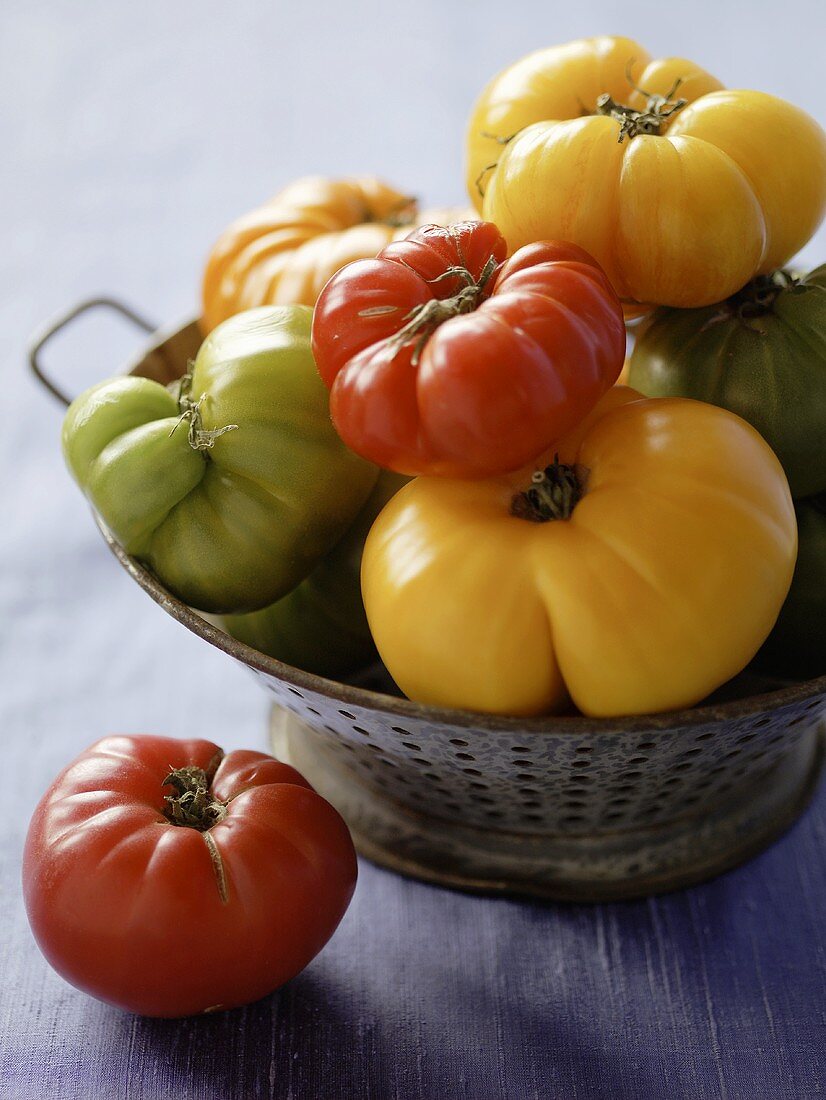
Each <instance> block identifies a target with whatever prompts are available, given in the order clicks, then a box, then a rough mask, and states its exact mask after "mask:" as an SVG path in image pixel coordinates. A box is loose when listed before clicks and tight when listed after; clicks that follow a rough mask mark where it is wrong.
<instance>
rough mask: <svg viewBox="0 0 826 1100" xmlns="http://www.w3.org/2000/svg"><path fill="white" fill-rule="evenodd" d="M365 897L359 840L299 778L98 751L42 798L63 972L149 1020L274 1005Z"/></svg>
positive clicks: (191, 744) (270, 762)
mask: <svg viewBox="0 0 826 1100" xmlns="http://www.w3.org/2000/svg"><path fill="white" fill-rule="evenodd" d="M355 883H356V857H355V852H354V851H353V844H352V841H351V840H350V834H349V832H348V831H347V826H346V825H345V824H344V822H343V820H342V819H341V817H340V816H339V815H338V813H336V811H335V810H334V809H333V807H332V806H331V805H330V804H329V803H328V802H325V801H324V799H323V798H321V797H320V795H317V794H316V793H315V791H314V790H313V789H312V788H311V787H310V785H309V784H308V783H307V782H306V781H305V780H304V779H303V778H302V777H301V776H300V775H299V774H298V772H296V771H295V770H294V769H293V768H290V767H288V766H287V765H286V764H281V763H279V762H278V761H277V760H275V759H273V757H271V756H266V755H265V754H264V753H260V752H248V751H239V752H231V753H230V754H229V755H228V756H226V757H225V756H224V755H223V753H222V752H221V750H220V749H219V748H218V747H217V746H216V745H213V744H211V743H210V742H209V741H178V740H175V739H173V738H167V737H106V738H104V739H103V740H102V741H98V742H97V744H95V745H92V747H91V748H90V749H87V751H86V752H84V753H83V754H82V755H81V756H79V757H78V758H77V760H75V761H74V762H73V763H72V764H70V765H69V766H68V767H67V768H66V769H65V770H64V771H63V772H62V773H61V774H60V775H59V776H58V777H57V779H56V780H55V782H54V783H53V784H52V786H51V787H50V788H49V790H48V791H47V792H46V794H45V795H44V797H43V798H42V800H41V802H40V804H39V805H38V807H37V809H36V811H35V814H34V817H33V818H32V822H31V825H30V826H29V833H28V837H27V839H26V849H25V854H24V860H23V890H24V895H25V900H26V909H27V911H28V915H29V921H30V923H31V926H32V930H33V931H34V934H35V937H36V939H37V942H38V944H39V945H40V948H41V950H42V951H43V953H44V955H45V956H46V958H47V959H48V960H49V962H50V963H51V964H52V966H53V967H54V968H55V970H57V971H58V973H60V974H62V975H63V977H64V978H66V979H67V980H68V981H70V982H71V983H72V984H73V985H76V986H77V987H78V988H79V989H83V990H85V991H86V992H87V993H91V994H92V995H93V996H95V997H99V998H100V999H101V1000H104V1001H109V1002H111V1003H112V1004H116V1005H119V1006H120V1007H121V1008H126V1009H129V1010H130V1011H132V1012H139V1013H142V1014H144V1015H147V1016H187V1015H190V1014H191V1013H196V1012H207V1011H210V1010H212V1009H217V1008H230V1007H232V1006H234V1005H241V1004H246V1003H247V1002H249V1001H254V1000H256V999H258V998H259V997H263V996H264V995H265V994H267V993H270V992H272V990H274V989H276V988H277V987H278V986H280V985H282V984H283V983H284V982H286V981H288V980H289V979H290V978H292V977H294V976H295V975H296V974H297V973H298V972H299V971H300V970H301V969H303V967H305V966H306V965H307V963H308V962H310V960H311V959H312V958H313V957H314V956H315V955H316V954H317V953H318V952H319V951H320V950H321V948H322V947H323V946H324V944H325V943H326V942H327V940H328V939H329V938H330V936H331V935H332V934H333V932H334V931H335V928H336V926H337V925H338V923H339V921H340V920H341V918H342V916H343V915H344V912H345V910H346V909H347V906H348V904H349V902H350V898H351V897H352V894H353V889H354V887H355Z"/></svg>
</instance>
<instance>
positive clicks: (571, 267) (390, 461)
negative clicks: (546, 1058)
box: [25, 37, 826, 1015]
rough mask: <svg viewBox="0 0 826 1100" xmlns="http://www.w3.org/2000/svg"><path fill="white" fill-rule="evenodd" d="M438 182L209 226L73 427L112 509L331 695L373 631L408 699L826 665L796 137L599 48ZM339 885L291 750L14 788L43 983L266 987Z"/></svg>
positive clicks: (477, 700)
mask: <svg viewBox="0 0 826 1100" xmlns="http://www.w3.org/2000/svg"><path fill="white" fill-rule="evenodd" d="M467 179H468V193H469V196H470V200H471V202H472V203H473V209H472V210H452V211H439V212H434V211H431V212H422V213H421V214H420V213H419V212H418V211H417V209H416V206H415V203H413V201H412V200H411V199H410V198H409V197H408V196H406V195H405V194H404V193H402V192H398V191H395V190H394V189H392V188H390V187H388V186H387V185H385V184H383V183H380V182H379V181H377V180H375V179H355V180H344V181H331V180H323V179H315V178H313V179H306V180H300V181H298V182H296V183H294V184H292V185H291V186H289V187H287V188H285V189H284V190H283V191H282V192H280V193H279V194H278V195H277V196H276V197H275V199H273V200H272V201H271V202H270V203H268V204H266V205H265V206H264V207H262V208H260V209H259V210H257V211H254V212H253V213H252V214H248V215H246V216H245V217H244V218H242V219H240V220H239V221H238V222H236V223H235V224H233V225H232V226H230V227H229V229H228V230H227V231H226V232H225V233H224V234H223V235H222V237H221V238H220V240H219V241H218V242H217V244H216V245H215V247H214V249H213V251H212V253H211V255H210V257H209V261H208V264H207V268H206V272H205V275H204V281H203V315H202V327H203V331H204V337H205V339H204V342H203V345H202V346H201V349H200V351H199V353H198V355H197V357H196V359H195V362H194V363H193V364H192V365H191V367H190V369H189V370H188V372H187V374H186V375H185V376H184V377H183V378H182V379H181V380H180V381H179V382H177V383H175V384H174V385H172V386H169V387H164V386H162V385H160V384H158V383H156V382H153V381H150V380H148V379H144V378H137V377H131V376H130V377H125V378H124V377H121V378H117V379H115V380H113V381H108V382H103V383H101V384H100V385H98V386H96V387H93V388H92V389H91V390H89V391H87V392H86V393H85V394H83V395H82V396H81V397H79V398H78V399H77V400H76V401H75V402H74V403H73V405H72V406H71V407H70V409H69V411H68V413H67V416H66V420H65V422H64V428H63V443H64V452H65V456H66V460H67V463H68V465H69V468H70V470H71V472H72V474H73V475H74V477H75V478H76V480H77V481H78V483H79V484H80V486H81V487H82V489H83V491H84V492H85V493H86V495H87V496H88V498H89V499H90V501H91V502H92V504H93V506H94V507H95V509H96V510H97V512H98V513H99V514H100V516H101V517H102V519H103V521H104V522H105V524H106V525H107V527H108V528H109V529H110V530H111V531H112V532H113V534H114V535H115V537H116V538H117V539H118V540H119V541H120V542H121V543H122V545H123V546H124V547H125V548H126V550H127V551H128V552H129V553H130V554H132V555H134V556H135V557H136V558H138V559H139V560H140V561H141V562H142V563H144V565H145V566H146V567H148V568H149V569H150V570H152V571H153V572H154V573H155V574H156V575H157V577H158V578H159V579H160V580H161V581H162V582H163V584H164V585H165V586H166V587H167V588H168V589H169V590H170V591H171V592H172V593H174V594H175V595H176V596H178V597H179V598H180V599H182V600H184V601H185V602H187V603H188V604H190V605H191V606H193V607H195V608H197V609H199V610H201V611H203V612H206V613H210V614H212V615H213V616H216V617H217V619H218V621H219V622H220V623H221V624H222V625H223V626H224V628H225V629H226V630H228V631H230V632H231V633H232V634H233V635H235V636H236V637H237V638H239V639H241V640H242V641H244V642H246V643H248V644H250V645H252V646H255V647H257V648H259V649H261V650H263V651H265V652H267V653H269V654H270V655H272V656H274V657H276V658H279V659H281V660H282V661H286V662H289V663H292V664H295V665H297V666H300V667H302V668H305V669H307V670H309V671H312V672H316V673H320V674H323V675H327V676H331V677H338V676H345V675H347V674H349V673H350V672H352V671H353V670H354V669H356V668H358V667H360V666H361V665H363V664H365V663H366V662H368V661H370V660H371V659H373V658H374V657H375V654H376V650H378V653H379V654H380V656H381V657H382V659H383V660H384V662H385V664H386V666H387V668H388V670H389V672H390V673H391V675H392V676H393V678H394V679H395V680H396V682H397V683H398V685H399V686H400V688H401V689H402V690H403V691H404V692H406V693H407V694H408V695H409V696H410V697H411V698H413V699H416V700H421V701H423V702H426V703H433V704H439V705H445V706H453V707H462V708H467V709H470V710H476V711H487V712H492V713H498V714H514V715H535V714H547V713H558V712H565V711H570V710H572V709H577V710H579V711H580V712H581V713H584V714H589V715H597V716H605V715H625V714H635V713H644V712H652V711H662V710H669V709H674V708H678V707H682V706H690V705H693V704H694V703H697V702H698V701H699V700H701V699H703V698H704V697H705V696H707V695H708V694H709V693H710V692H711V691H712V690H714V689H715V688H716V687H718V686H719V685H721V684H722V683H723V682H725V681H727V680H728V679H730V678H731V677H733V676H735V675H736V674H737V673H738V672H739V671H740V670H741V669H742V668H744V666H745V665H746V664H747V663H748V662H750V661H752V659H754V658H755V655H758V660H759V661H760V662H761V663H762V666H763V667H764V668H765V669H766V670H768V671H769V672H772V673H774V674H777V675H791V676H804V675H810V674H811V675H814V674H817V673H820V672H822V671H823V670H824V666H826V604H824V601H825V600H826V447H824V434H825V433H824V429H825V428H826V298H825V297H824V292H826V268H821V269H818V270H817V271H815V272H813V273H812V274H811V275H809V276H801V275H798V274H794V273H791V272H789V271H786V270H785V269H784V267H783V265H785V264H787V263H788V261H789V260H790V259H791V258H792V257H793V255H794V254H795V253H796V252H797V251H798V250H799V249H800V248H801V247H802V246H803V245H804V244H805V243H806V242H807V240H808V239H809V238H810V237H811V235H812V233H813V232H814V231H815V229H816V228H817V226H818V224H819V223H820V221H821V219H822V217H823V214H824V210H826V135H825V134H824V133H823V131H822V130H821V129H820V127H819V126H818V125H817V124H816V123H815V122H814V121H813V120H812V119H811V118H810V117H809V116H808V115H806V114H805V113H804V112H803V111H801V110H799V109H797V108H796V107H793V106H791V105H790V104H788V103H785V102H783V101H782V100H779V99H776V98H774V97H772V96H769V95H764V94H763V93H760V92H747V91H727V90H725V89H724V88H723V87H722V85H721V84H720V83H719V82H718V81H717V80H715V79H714V78H713V77H712V76H710V75H709V74H708V73H706V72H704V71H703V70H702V69H700V68H699V67H698V66H697V65H695V64H693V63H692V62H688V61H685V60H683V59H674V58H672V59H668V60H662V61H657V60H651V59H650V58H649V57H648V55H647V54H646V52H645V50H643V49H642V48H641V47H640V46H639V45H638V44H637V43H634V42H630V41H629V40H627V39H624V38H609V37H605V38H596V39H588V40H584V41H580V42H573V43H570V44H569V45H566V46H561V47H554V48H551V49H547V50H542V51H539V52H537V53H534V54H531V55H530V56H529V57H526V58H524V59H523V60H522V61H519V62H517V63H516V64H515V65H513V66H511V67H510V68H509V69H508V70H506V71H505V72H504V73H502V74H500V75H499V76H498V77H496V78H495V79H494V80H493V81H492V82H491V83H490V84H489V85H488V86H487V88H486V89H485V90H484V91H483V92H482V94H481V96H480V98H479V100H478V102H477V104H476V106H475V108H474V111H473V115H472V118H471V120H470V124H469V127H468V135H467ZM632 319H633V320H634V321H635V324H636V325H637V327H636V329H635V332H636V342H635V347H634V351H633V354H632V356H631V360H630V364H629V365H628V367H627V369H626V372H625V378H626V380H627V381H629V382H630V385H625V384H617V383H618V379H619V377H620V374H621V371H622V370H623V363H624V359H625V350H626V322H627V321H631V320H632ZM632 387H633V388H632ZM798 527H799V533H800V553H799V557H798ZM796 563H797V568H796V570H795V565H796ZM793 577H794V579H793ZM790 585H791V591H790ZM787 596H788V598H787ZM778 616H779V619H778ZM181 826H183V827H181ZM136 870H138V871H140V872H141V874H140V875H137V877H136ZM355 873H356V871H355V858H354V853H353V849H352V844H351V842H350V838H349V835H348V834H347V830H346V827H345V826H344V824H343V822H342V821H341V819H340V818H339V817H338V815H337V814H336V813H335V811H334V810H333V809H332V808H331V807H330V806H328V805H327V803H325V802H324V801H323V800H322V799H320V798H319V797H318V796H317V795H316V794H315V792H313V791H312V790H310V789H309V788H308V785H307V784H306V783H305V782H304V780H303V779H302V778H301V777H300V776H298V775H297V773H295V772H293V771H292V769H290V768H288V767H286V766H285V765H282V764H279V763H277V762H276V761H274V760H272V759H271V758H268V757H264V756H262V755H261V754H258V753H235V754H231V756H230V757H227V758H226V759H225V760H222V755H221V753H220V750H217V748H216V746H214V745H211V744H209V743H207V742H203V741H193V742H183V741H178V742H174V741H169V740H165V739H139V738H109V739H107V740H105V741H103V742H100V743H98V744H97V745H94V746H93V747H92V748H91V749H90V750H89V751H88V752H87V753H86V754H84V755H83V756H82V757H81V758H80V759H79V760H78V761H76V762H75V763H74V764H72V765H70V766H69V768H67V769H66V771H65V772H64V773H62V775H61V776H60V777H59V778H58V780H57V781H56V782H55V784H54V785H53V787H52V788H51V790H50V791H49V792H48V793H47V795H46V796H45V798H44V800H43V802H42V803H41V806H40V807H39V809H38V811H37V813H36V815H35V818H34V820H33V822H32V827H31V830H30V833H29V840H28V844H27V853H26V868H25V884H26V898H27V906H28V910H29V915H30V919H31V921H32V925H33V927H34V929H35V932H36V934H37V936H38V939H39V941H40V942H41V945H42V946H43V947H44V951H45V952H46V954H47V955H48V956H49V958H50V959H51V960H52V961H53V962H54V964H55V966H56V967H57V968H58V969H59V970H61V972H62V973H64V974H65V975H66V976H67V977H69V979H70V980H72V981H74V982H75V983H76V984H78V985H80V986H81V987H83V988H86V989H89V990H90V991H92V992H94V993H95V994H96V995H98V996H101V997H103V998H105V999H108V1000H111V1001H114V1002H115V1003H118V1004H121V1005H124V1006H126V1007H129V1008H132V1009H134V1010H136V1011H141V1012H149V1013H154V1014H160V1015H176V1014H182V1013H188V1012H195V1011H205V1010H209V1009H211V1008H214V1007H220V1006H224V1005H229V1004H238V1003H243V1002H244V1001H245V1000H249V999H251V998H254V997H257V996H260V995H262V994H263V993H265V992H267V991H268V990H270V989H272V988H274V987H275V986H277V985H278V984H280V983H281V982H283V981H285V980H287V979H288V978H289V977H290V976H291V975H292V974H294V973H296V972H297V971H298V970H299V969H300V968H301V967H302V966H303V965H305V963H306V962H307V961H309V959H310V958H312V956H313V955H314V954H315V952H316V951H318V950H319V949H320V948H321V946H323V944H324V942H325V941H326V939H327V938H328V937H329V936H330V935H331V934H332V932H333V930H334V929H335V927H336V925H337V923H338V921H339V919H340V918H341V915H342V913H343V912H344V910H345V908H346V906H347V904H348V901H349V898H350V895H351V894H352V890H353V886H354V883H355ZM141 875H143V877H141ZM112 898H114V899H115V903H114V904H112V901H111V899H112ZM239 944H241V945H248V946H249V948H250V950H249V952H246V953H244V954H241V955H239V949H238V945H239ZM145 958H152V959H155V960H156V962H157V964H158V967H157V968H156V970H157V972H149V971H147V970H146V968H145V966H144V963H143V960H144V959H145ZM205 960H206V965H204V962H205Z"/></svg>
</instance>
